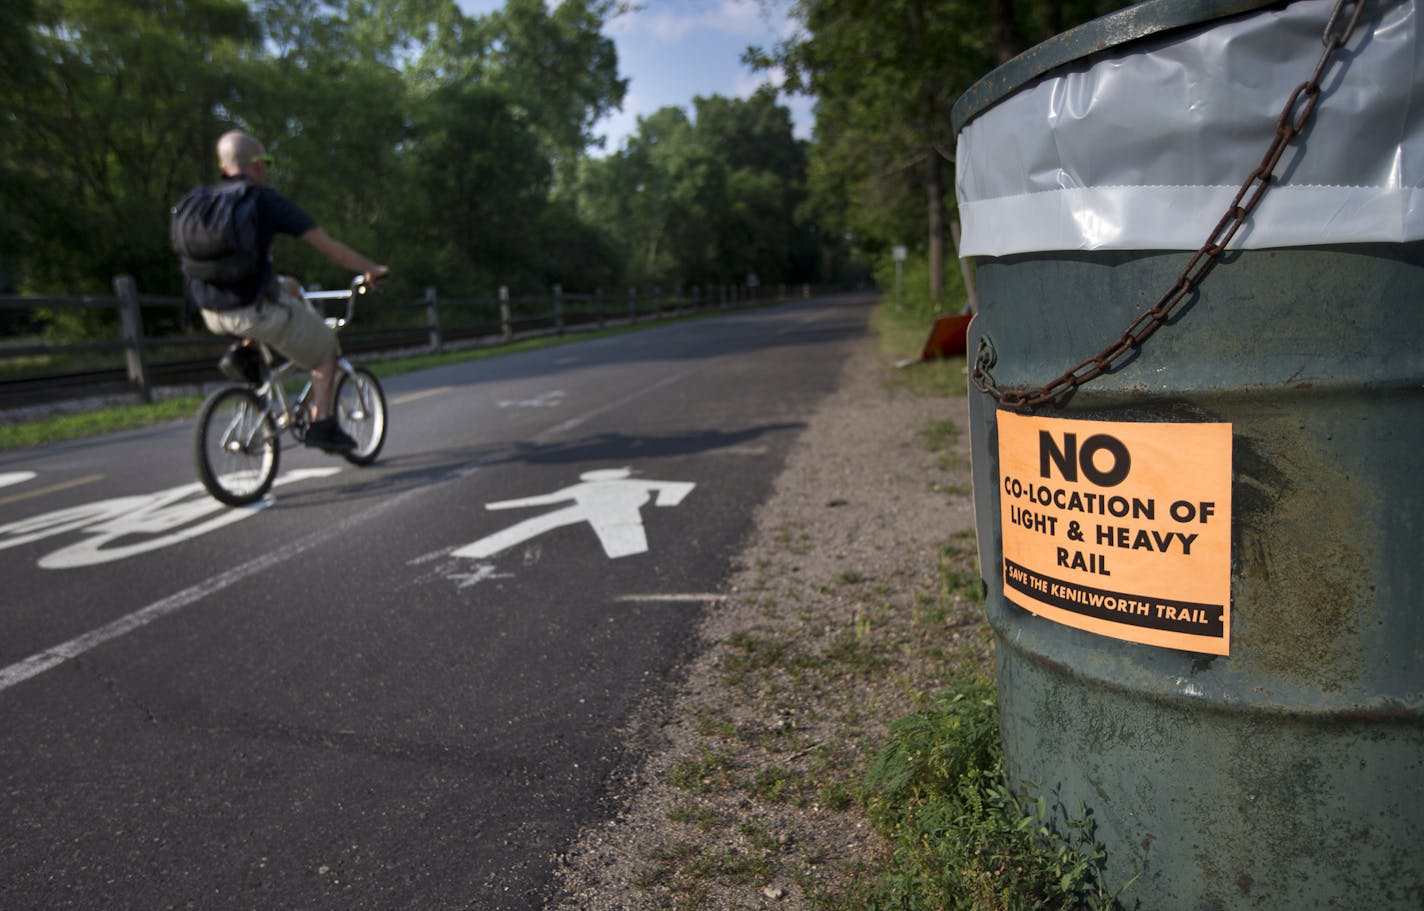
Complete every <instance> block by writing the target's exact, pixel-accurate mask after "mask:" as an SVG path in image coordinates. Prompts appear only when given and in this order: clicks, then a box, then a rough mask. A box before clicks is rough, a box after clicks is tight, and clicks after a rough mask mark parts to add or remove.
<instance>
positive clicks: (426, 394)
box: [391, 386, 450, 405]
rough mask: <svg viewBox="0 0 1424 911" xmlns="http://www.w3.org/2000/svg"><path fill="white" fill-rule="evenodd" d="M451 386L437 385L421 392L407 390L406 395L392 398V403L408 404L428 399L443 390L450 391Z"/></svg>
mask: <svg viewBox="0 0 1424 911" xmlns="http://www.w3.org/2000/svg"><path fill="white" fill-rule="evenodd" d="M449 391H450V387H449V386H437V387H436V388H434V389H426V390H423V391H421V392H407V393H406V394H405V395H402V396H399V397H397V398H393V399H391V404H392V405H408V404H410V403H411V402H418V401H420V400H421V399H428V398H430V397H431V396H432V395H439V394H440V393H442V392H449Z"/></svg>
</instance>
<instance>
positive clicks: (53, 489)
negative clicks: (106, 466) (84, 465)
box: [0, 474, 104, 506]
mask: <svg viewBox="0 0 1424 911" xmlns="http://www.w3.org/2000/svg"><path fill="white" fill-rule="evenodd" d="M103 479H104V476H103V475H101V474H91V475H85V476H84V477H82V478H74V479H73V480H69V481H61V482H60V483H58V484H51V485H49V486H48V487H40V488H38V489H36V490H27V491H25V492H24V493H12V494H10V495H9V496H8V497H0V506H4V505H5V504H6V503H18V502H20V501H21V500H29V499H32V498H34V497H42V496H44V495H45V494H47V493H58V492H59V491H61V490H69V489H70V488H71V487H83V486H84V485H85V484H93V483H94V482H95V481H102V480H103Z"/></svg>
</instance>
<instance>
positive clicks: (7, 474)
mask: <svg viewBox="0 0 1424 911" xmlns="http://www.w3.org/2000/svg"><path fill="white" fill-rule="evenodd" d="M34 478H35V473H34V472H33V471H0V487H9V486H10V485H11V484H23V483H25V482H26V481H33V480H34Z"/></svg>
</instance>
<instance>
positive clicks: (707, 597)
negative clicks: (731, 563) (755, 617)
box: [617, 592, 727, 604]
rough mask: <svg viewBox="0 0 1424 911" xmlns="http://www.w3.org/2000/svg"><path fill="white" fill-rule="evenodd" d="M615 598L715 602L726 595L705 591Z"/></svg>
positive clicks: (649, 601)
mask: <svg viewBox="0 0 1424 911" xmlns="http://www.w3.org/2000/svg"><path fill="white" fill-rule="evenodd" d="M617 600H619V601H622V602H625V603H632V604H656V603H659V602H661V603H664V604H716V603H717V602H719V601H726V600H727V596H726V595H717V594H712V593H711V592H707V593H704V594H672V593H669V594H665V595H620V596H619V597H618V598H617Z"/></svg>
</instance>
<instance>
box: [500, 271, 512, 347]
mask: <svg viewBox="0 0 1424 911" xmlns="http://www.w3.org/2000/svg"><path fill="white" fill-rule="evenodd" d="M499 337H500V338H502V339H504V340H505V341H506V342H508V341H509V340H510V339H512V338H514V323H513V322H512V321H511V320H510V318H509V286H508V285H500V286H499Z"/></svg>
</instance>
